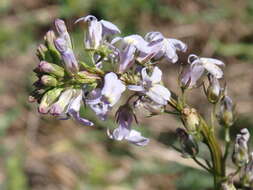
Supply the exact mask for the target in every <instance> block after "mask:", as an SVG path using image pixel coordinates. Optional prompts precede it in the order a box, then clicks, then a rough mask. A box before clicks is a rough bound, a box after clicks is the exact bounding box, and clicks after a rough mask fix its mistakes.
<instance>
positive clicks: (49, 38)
mask: <svg viewBox="0 0 253 190" xmlns="http://www.w3.org/2000/svg"><path fill="white" fill-rule="evenodd" d="M55 39H56V37H55V33H54V31H52V30H49V31H48V32H47V33H46V35H45V36H44V40H45V43H46V46H47V48H48V53H49V54H50V56H51V57H52V61H50V62H54V63H57V64H58V63H60V60H61V56H60V54H59V52H58V51H57V49H56V48H55V44H54V41H55Z"/></svg>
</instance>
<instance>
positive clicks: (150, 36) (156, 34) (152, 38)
mask: <svg viewBox="0 0 253 190" xmlns="http://www.w3.org/2000/svg"><path fill="white" fill-rule="evenodd" d="M144 39H145V40H147V41H148V42H152V41H156V40H160V39H164V36H163V35H162V33H160V32H149V33H147V34H146V35H145V38H144Z"/></svg>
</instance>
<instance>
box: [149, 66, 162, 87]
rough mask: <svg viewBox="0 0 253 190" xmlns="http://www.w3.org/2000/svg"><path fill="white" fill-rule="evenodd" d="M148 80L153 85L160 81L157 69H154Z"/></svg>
mask: <svg viewBox="0 0 253 190" xmlns="http://www.w3.org/2000/svg"><path fill="white" fill-rule="evenodd" d="M150 80H151V81H152V83H153V84H154V83H159V82H160V81H161V80H162V71H161V70H160V69H159V68H158V67H155V68H154V70H153V73H152V75H151V77H150Z"/></svg>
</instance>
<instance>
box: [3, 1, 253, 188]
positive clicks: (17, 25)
mask: <svg viewBox="0 0 253 190" xmlns="http://www.w3.org/2000/svg"><path fill="white" fill-rule="evenodd" d="M88 14H93V15H95V16H96V17H98V18H100V19H105V20H110V21H111V22H113V23H115V24H116V25H118V26H119V28H120V29H121V30H122V34H123V35H127V34H132V33H139V34H142V35H144V34H145V33H147V32H149V31H161V32H162V33H163V34H164V35H165V36H166V37H172V38H178V39H180V40H182V41H184V42H186V43H187V44H188V47H189V50H188V52H187V53H185V54H182V55H180V56H181V57H182V58H181V59H180V60H179V62H185V60H186V56H187V55H188V54H189V53H195V54H198V55H201V56H204V57H214V58H218V59H221V60H223V61H224V62H225V63H226V68H225V76H226V77H225V78H226V81H227V84H228V88H229V94H230V95H231V97H232V98H233V100H234V102H236V110H237V121H236V123H235V124H234V126H233V131H232V132H233V133H232V134H233V135H234V134H235V133H236V132H237V131H239V129H240V128H243V127H247V128H249V129H250V128H252V127H253V118H252V114H253V101H252V100H253V98H252V96H253V85H252V81H253V63H252V60H253V1H252V0H237V1H231V0H213V1H209V0H187V1H183V0H182V1H177V0H43V1H42V0H0V100H1V104H0V189H1V190H101V189H103V190H133V189H135V190H174V189H179V190H184V189H185V190H186V189H187V190H191V189H194V190H196V189H201V190H203V189H212V188H211V187H212V178H211V176H209V175H208V174H207V173H206V172H204V171H201V170H199V169H196V166H195V165H194V164H193V163H191V162H190V161H189V160H188V159H184V158H181V156H180V154H179V153H176V152H174V151H172V150H171V149H170V147H169V144H170V143H171V142H172V141H173V140H174V138H173V133H174V131H175V129H176V128H177V127H182V125H181V124H180V123H179V122H178V121H177V120H176V119H175V118H173V117H172V116H170V115H166V116H165V115H163V116H155V117H152V118H145V117H143V116H141V117H140V123H141V128H140V129H139V130H141V131H142V133H143V134H145V135H146V136H147V137H149V138H150V139H151V143H150V144H149V145H148V146H146V147H135V146H134V145H131V144H127V143H126V142H113V141H111V140H109V139H108V137H107V136H106V132H105V127H106V126H112V127H113V126H115V123H114V121H113V120H108V121H106V122H101V121H99V120H96V118H95V117H94V115H93V114H92V113H90V112H88V111H85V110H84V111H83V114H85V115H86V116H87V117H88V118H90V119H91V120H92V121H94V122H95V123H96V127H94V128H93V127H83V126H80V125H79V124H77V123H75V122H74V121H58V120H56V119H55V118H53V117H50V116H41V115H39V114H38V113H37V110H36V109H37V107H36V105H35V104H30V103H28V101H27V99H28V95H29V93H30V92H31V91H32V83H33V82H34V81H35V79H36V78H35V75H34V74H33V73H32V70H33V68H35V67H36V65H37V64H38V59H37V58H36V57H35V50H36V46H37V45H38V44H39V43H41V42H42V39H43V35H44V34H45V33H46V32H47V31H48V30H49V29H50V28H51V27H52V23H53V21H54V19H55V18H58V17H59V18H62V19H64V20H65V21H66V23H67V25H68V27H69V31H70V32H71V34H72V37H73V40H74V45H75V47H76V49H79V51H80V48H82V40H80V39H82V38H83V28H82V27H81V26H80V25H74V24H73V22H74V21H75V20H76V19H77V18H79V17H81V16H85V15H88ZM80 53H81V51H80ZM162 68H163V70H164V76H163V78H164V81H165V84H166V86H167V87H169V88H170V89H173V90H175V91H176V88H177V82H176V79H177V76H176V74H175V73H177V72H178V68H177V66H175V65H172V64H168V63H164V64H163V65H162ZM189 99H190V102H191V103H192V104H193V105H194V106H195V107H196V108H198V109H199V110H200V111H201V113H202V114H203V115H205V116H206V118H207V119H208V118H209V117H208V113H209V109H208V108H207V106H208V103H207V102H206V100H205V97H204V95H203V91H202V90H193V91H192V93H191V94H190V96H189ZM112 116H113V115H112ZM250 130H251V131H253V130H252V129H250ZM251 144H252V141H251Z"/></svg>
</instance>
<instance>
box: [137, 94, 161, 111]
mask: <svg viewBox="0 0 253 190" xmlns="http://www.w3.org/2000/svg"><path fill="white" fill-rule="evenodd" d="M134 107H135V108H144V109H145V110H147V111H148V112H149V113H148V114H150V115H157V114H161V113H163V112H164V105H161V104H157V103H156V102H154V101H152V100H150V99H149V98H146V97H141V98H140V99H138V100H136V101H135V102H134Z"/></svg>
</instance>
